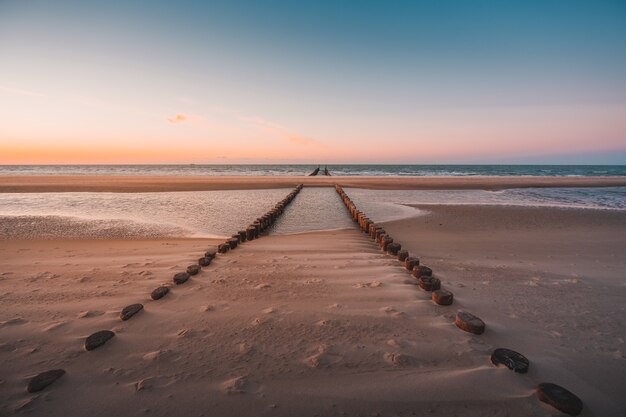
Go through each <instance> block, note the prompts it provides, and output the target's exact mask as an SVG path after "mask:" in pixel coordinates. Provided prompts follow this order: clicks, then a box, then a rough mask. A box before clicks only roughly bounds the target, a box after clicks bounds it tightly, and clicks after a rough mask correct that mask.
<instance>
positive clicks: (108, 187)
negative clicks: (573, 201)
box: [0, 175, 626, 193]
mask: <svg viewBox="0 0 626 417" xmlns="http://www.w3.org/2000/svg"><path fill="white" fill-rule="evenodd" d="M297 184H304V185H305V186H309V187H331V186H334V185H335V184H339V185H341V186H342V187H344V188H365V189H372V190H472V189H474V190H491V191H495V190H503V189H509V188H550V187H567V188H571V187H585V188H586V187H626V177H616V176H612V177H538V176H518V177H503V176H498V177H496V176H471V177H438V176H437V177H433V176H430V177H404V176H389V177H376V176H333V177H317V176H316V177H308V176H215V177H205V176H139V175H136V176H130V175H93V176H91V175H90V176H87V175H58V176H50V175H15V176H13V175H4V176H0V193H44V192H119V193H133V192H172V191H211V190H249V189H270V188H290V187H294V186H296V185H297Z"/></svg>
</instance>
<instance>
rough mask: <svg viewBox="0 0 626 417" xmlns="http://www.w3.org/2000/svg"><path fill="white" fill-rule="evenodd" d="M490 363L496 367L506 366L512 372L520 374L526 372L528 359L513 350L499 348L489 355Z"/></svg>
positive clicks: (528, 364)
mask: <svg viewBox="0 0 626 417" xmlns="http://www.w3.org/2000/svg"><path fill="white" fill-rule="evenodd" d="M491 363H493V364H494V365H496V366H498V365H500V364H502V365H504V366H506V367H507V368H509V369H510V370H512V371H515V372H518V373H520V374H525V373H526V372H528V367H529V366H530V363H529V362H528V359H526V357H525V356H524V355H522V354H521V353H518V352H516V351H514V350H510V349H504V348H499V349H496V350H494V351H493V353H492V354H491Z"/></svg>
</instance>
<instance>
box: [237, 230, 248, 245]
mask: <svg viewBox="0 0 626 417" xmlns="http://www.w3.org/2000/svg"><path fill="white" fill-rule="evenodd" d="M237 234H238V235H239V240H240V241H241V242H242V243H243V242H245V241H246V231H245V230H240V231H239V232H237Z"/></svg>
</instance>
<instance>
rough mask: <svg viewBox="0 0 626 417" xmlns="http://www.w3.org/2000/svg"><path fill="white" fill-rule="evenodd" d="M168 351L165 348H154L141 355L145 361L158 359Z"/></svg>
mask: <svg viewBox="0 0 626 417" xmlns="http://www.w3.org/2000/svg"><path fill="white" fill-rule="evenodd" d="M167 352H168V351H166V350H160V349H159V350H155V351H153V352H148V353H146V354H145V355H143V359H144V360H146V361H156V360H158V359H160V358H161V357H163V355H165V354H166V353H167Z"/></svg>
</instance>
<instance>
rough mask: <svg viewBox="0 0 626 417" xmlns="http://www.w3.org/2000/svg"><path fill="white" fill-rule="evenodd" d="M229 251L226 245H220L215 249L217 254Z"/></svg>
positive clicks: (228, 246)
mask: <svg viewBox="0 0 626 417" xmlns="http://www.w3.org/2000/svg"><path fill="white" fill-rule="evenodd" d="M229 250H230V245H229V244H228V243H221V244H220V245H219V246H218V247H217V251H218V252H219V253H226V252H228V251H229Z"/></svg>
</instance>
